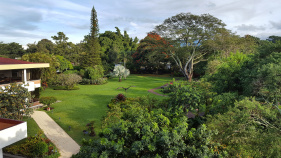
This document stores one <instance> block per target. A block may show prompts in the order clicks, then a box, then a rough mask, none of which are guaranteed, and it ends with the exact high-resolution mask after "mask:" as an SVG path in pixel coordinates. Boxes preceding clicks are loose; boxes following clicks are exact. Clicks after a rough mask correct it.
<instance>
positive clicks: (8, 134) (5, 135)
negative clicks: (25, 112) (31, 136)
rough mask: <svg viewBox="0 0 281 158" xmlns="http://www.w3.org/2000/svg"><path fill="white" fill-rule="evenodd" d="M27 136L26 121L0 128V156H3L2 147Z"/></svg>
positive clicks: (1, 157) (0, 157)
mask: <svg viewBox="0 0 281 158" xmlns="http://www.w3.org/2000/svg"><path fill="white" fill-rule="evenodd" d="M26 137H27V124H26V122H23V123H20V124H18V125H15V126H12V127H10V128H6V129H3V130H0V142H1V143H0V158H3V153H2V148H4V147H6V146H8V145H11V144H13V143H15V142H18V141H20V140H22V139H24V138H26Z"/></svg>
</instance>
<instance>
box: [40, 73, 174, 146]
mask: <svg viewBox="0 0 281 158" xmlns="http://www.w3.org/2000/svg"><path fill="white" fill-rule="evenodd" d="M171 80H172V77H167V76H164V77H162V76H161V75H159V76H148V75H147V76H141V75H130V76H129V77H128V78H127V80H124V81H123V82H119V80H118V78H113V79H110V80H109V81H108V83H107V84H104V85H79V87H80V89H79V90H75V91H55V90H53V89H51V88H47V89H46V90H45V91H43V92H42V95H41V96H42V97H43V96H56V97H57V99H58V100H60V101H61V102H59V103H55V104H53V105H52V106H53V107H54V110H51V111H50V112H48V114H49V115H50V116H51V117H52V118H53V119H54V120H55V121H56V122H57V123H58V124H59V125H60V126H61V127H62V128H63V129H64V130H65V131H66V132H67V133H68V134H69V135H70V136H71V137H72V138H73V139H74V140H75V141H76V142H77V143H78V144H81V140H82V138H86V139H87V138H91V137H89V136H88V135H84V133H83V130H84V129H85V128H86V124H87V123H89V122H91V121H95V127H94V128H95V132H96V133H97V134H98V133H99V132H100V129H101V119H102V117H104V116H105V114H106V111H107V110H108V107H107V105H108V103H109V102H110V100H111V99H113V98H114V97H115V96H116V95H117V94H119V93H123V94H124V95H125V96H126V97H138V96H146V95H149V96H150V97H155V98H161V99H162V98H163V97H161V96H157V95H155V94H152V93H149V92H148V90H149V89H153V88H156V87H159V86H162V85H164V84H166V83H169V82H170V81H171ZM129 86H135V87H131V88H130V89H129V90H127V92H126V93H125V91H124V90H123V89H117V88H118V87H129Z"/></svg>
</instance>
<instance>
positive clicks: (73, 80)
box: [51, 74, 82, 90]
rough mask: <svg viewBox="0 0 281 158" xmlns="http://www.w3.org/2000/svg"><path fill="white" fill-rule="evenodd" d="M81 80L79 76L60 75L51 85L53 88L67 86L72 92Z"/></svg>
mask: <svg viewBox="0 0 281 158" xmlns="http://www.w3.org/2000/svg"><path fill="white" fill-rule="evenodd" d="M81 80H82V78H81V76H79V75H77V74H60V75H57V76H56V77H55V78H54V79H53V80H52V81H51V84H52V85H53V86H65V87H67V89H68V90H70V89H72V88H73V87H74V86H75V85H76V84H77V83H79V82H80V81H81Z"/></svg>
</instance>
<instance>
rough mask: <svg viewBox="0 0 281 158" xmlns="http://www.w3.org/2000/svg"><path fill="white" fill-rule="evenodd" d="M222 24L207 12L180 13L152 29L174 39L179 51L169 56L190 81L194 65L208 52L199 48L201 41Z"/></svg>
mask: <svg viewBox="0 0 281 158" xmlns="http://www.w3.org/2000/svg"><path fill="white" fill-rule="evenodd" d="M224 26H225V24H224V23H223V22H222V21H221V20H220V19H218V18H216V17H214V16H212V15H209V14H202V15H193V14H191V13H180V14H177V15H175V16H172V17H170V18H168V19H166V20H165V21H164V22H163V23H162V24H161V25H158V26H156V27H155V30H154V31H155V32H156V33H158V34H159V35H161V36H162V37H166V38H168V39H170V40H172V41H174V42H175V43H174V46H178V47H179V48H180V51H178V52H179V53H178V52H177V51H175V52H171V53H170V56H171V57H172V58H173V59H174V61H175V62H176V64H177V65H178V66H179V68H180V70H181V72H182V73H183V75H184V76H185V77H186V79H188V80H189V81H191V80H192V77H193V67H194V65H195V64H197V63H199V62H200V61H202V59H203V57H204V55H206V54H207V53H208V52H205V51H201V50H200V48H201V46H202V42H204V41H205V40H208V39H210V38H211V37H212V36H214V35H215V34H216V32H217V30H218V28H223V27H224ZM176 44H177V45H176ZM180 54H181V55H180Z"/></svg>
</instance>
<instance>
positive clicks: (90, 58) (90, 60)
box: [82, 6, 101, 67]
mask: <svg viewBox="0 0 281 158" xmlns="http://www.w3.org/2000/svg"><path fill="white" fill-rule="evenodd" d="M98 35H99V27H98V18H97V12H96V10H95V7H94V6H93V8H92V11H91V32H90V35H89V36H86V37H87V38H85V39H86V41H87V45H86V47H87V50H86V54H85V55H84V56H83V59H82V67H94V66H95V65H101V57H100V44H99V39H98Z"/></svg>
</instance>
